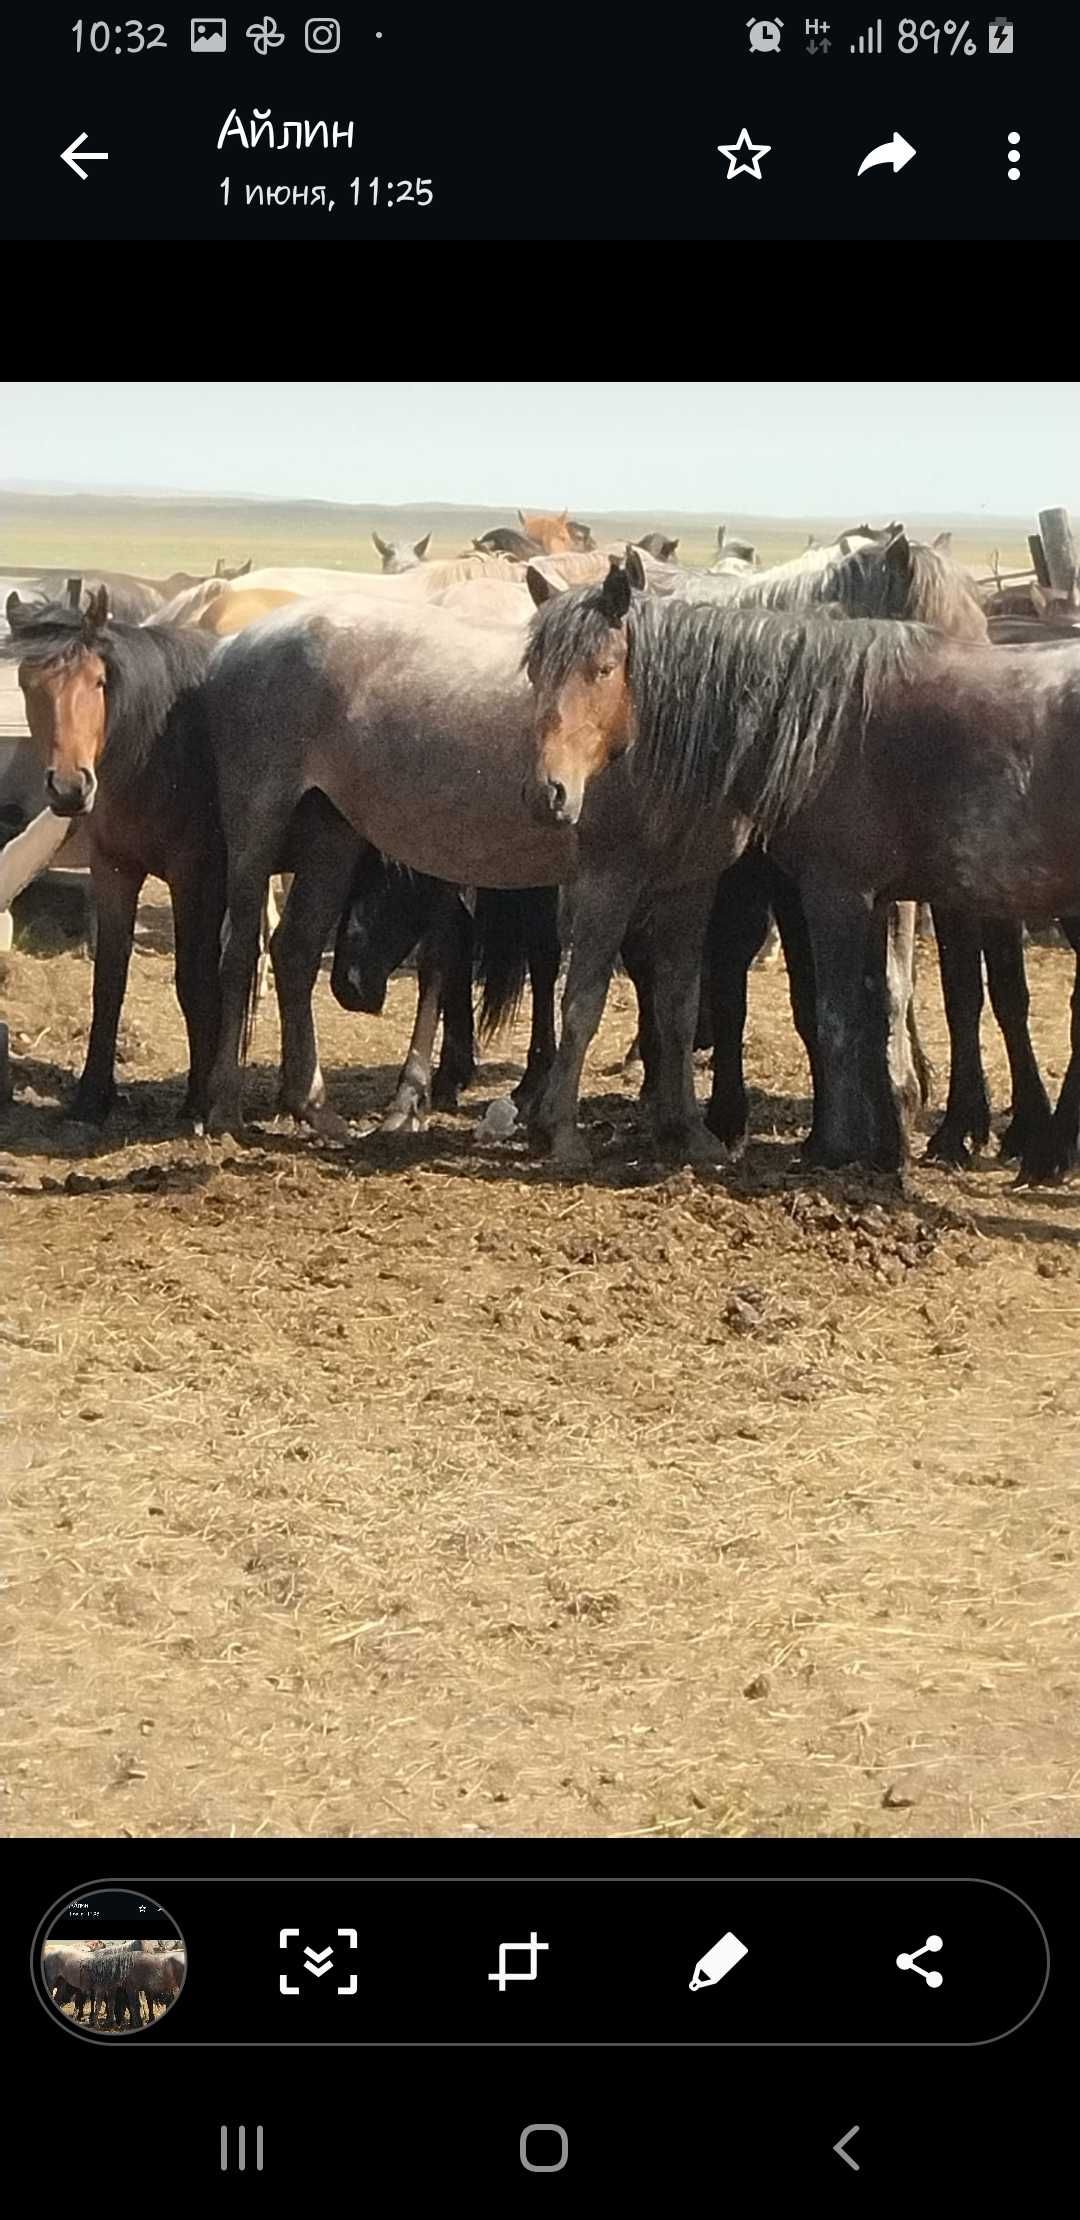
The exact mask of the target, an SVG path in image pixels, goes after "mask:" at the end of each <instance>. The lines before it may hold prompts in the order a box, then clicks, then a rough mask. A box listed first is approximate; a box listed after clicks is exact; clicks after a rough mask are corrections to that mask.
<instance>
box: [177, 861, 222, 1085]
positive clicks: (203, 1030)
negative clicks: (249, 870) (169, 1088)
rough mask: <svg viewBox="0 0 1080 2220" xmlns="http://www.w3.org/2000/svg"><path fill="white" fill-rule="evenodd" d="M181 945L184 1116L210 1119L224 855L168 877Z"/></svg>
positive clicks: (179, 986) (179, 979) (179, 988)
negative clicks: (185, 1071)
mask: <svg viewBox="0 0 1080 2220" xmlns="http://www.w3.org/2000/svg"><path fill="white" fill-rule="evenodd" d="M169 892H170V895H171V897H172V913H173V940H174V943H175V947H176V999H177V1001H178V1002H179V1004H180V1008H181V1009H182V1011H183V1013H184V1023H185V1025H186V1027H187V1037H188V1083H187V1093H186V1095H185V1097H184V1106H183V1109H182V1111H181V1113H180V1114H181V1117H184V1118H190V1119H191V1120H192V1121H193V1123H194V1124H195V1126H196V1127H201V1126H202V1125H203V1124H204V1123H205V1120H206V1113H207V1109H208V1107H209V1099H210V1066H211V1064H212V1062H213V1058H214V1052H215V1050H216V1048H217V1039H218V1026H219V1022H220V1018H221V988H220V982H219V978H218V962H219V954H220V948H221V921H222V918H223V917H224V915H225V860H224V857H223V856H220V855H219V856H214V857H212V858H208V857H207V856H205V855H203V856H194V857H191V858H189V859H188V860H187V863H186V867H185V869H184V870H183V871H181V872H177V873H176V874H175V875H174V876H173V877H172V878H171V879H170V881H169Z"/></svg>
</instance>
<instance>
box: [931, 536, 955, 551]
mask: <svg viewBox="0 0 1080 2220" xmlns="http://www.w3.org/2000/svg"><path fill="white" fill-rule="evenodd" d="M934 546H935V547H936V548H937V551H938V554H939V555H948V554H949V553H950V551H951V549H952V533H951V532H939V533H938V536H937V538H936V540H935V541H934Z"/></svg>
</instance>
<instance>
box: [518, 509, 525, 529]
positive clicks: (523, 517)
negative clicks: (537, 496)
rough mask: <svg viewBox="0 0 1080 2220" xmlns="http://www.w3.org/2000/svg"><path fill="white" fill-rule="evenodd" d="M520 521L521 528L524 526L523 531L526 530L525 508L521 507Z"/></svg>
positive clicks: (519, 511)
mask: <svg viewBox="0 0 1080 2220" xmlns="http://www.w3.org/2000/svg"><path fill="white" fill-rule="evenodd" d="M518 523H519V524H520V526H521V528H522V531H524V530H525V511H524V509H519V510H518Z"/></svg>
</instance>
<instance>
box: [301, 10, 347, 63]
mask: <svg viewBox="0 0 1080 2220" xmlns="http://www.w3.org/2000/svg"><path fill="white" fill-rule="evenodd" d="M304 45H305V46H306V47H307V50H308V53H309V54H336V53H337V50H338V47H339V46H340V45H341V25H340V23H339V22H338V20H337V17H336V16H333V15H313V16H310V17H309V18H308V21H307V22H306V23H305V25H304Z"/></svg>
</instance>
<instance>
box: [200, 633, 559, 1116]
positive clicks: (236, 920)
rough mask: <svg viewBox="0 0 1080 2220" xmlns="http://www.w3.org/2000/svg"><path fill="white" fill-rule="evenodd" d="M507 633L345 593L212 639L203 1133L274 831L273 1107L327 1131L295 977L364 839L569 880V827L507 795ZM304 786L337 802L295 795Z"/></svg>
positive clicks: (247, 983)
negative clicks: (543, 821)
mask: <svg viewBox="0 0 1080 2220" xmlns="http://www.w3.org/2000/svg"><path fill="white" fill-rule="evenodd" d="M522 644H523V634H522V632H521V631H520V630H519V629H518V628H517V627H516V626H513V627H506V628H501V627H481V626H473V625H467V624H464V623H462V622H461V620H460V619H459V618H457V617H455V616H454V615H452V614H451V613H449V612H448V611H445V610H438V609H432V608H430V607H421V606H419V605H418V606H417V607H415V608H413V607H412V606H410V605H406V604H405V603H403V602H399V601H392V600H389V599H388V600H387V602H386V603H385V604H384V603H381V602H377V601H375V600H374V599H373V597H370V596H367V595H363V596H361V595H356V596H354V595H349V594H342V595H334V596H332V597H330V598H328V599H327V600H324V601H319V602H314V601H305V602H298V603H296V604H295V605H294V606H292V607H290V608H287V609H283V610H280V611H277V612H275V613H274V614H273V615H271V616H269V617H266V618H264V619H262V621H261V622H260V623H258V624H255V625H252V626H250V627H249V628H248V630H247V631H244V632H239V633H237V634H236V635H235V636H234V637H233V638H232V639H230V640H228V641H227V642H226V643H225V645H224V646H223V648H222V650H221V652H220V654H219V656H218V657H217V659H216V661H215V664H214V668H213V674H212V676H211V679H210V682H209V684H208V686H207V688H206V690H205V694H204V697H203V702H204V707H205V712H206V717H207V722H208V730H209V733H210V738H211V743H212V746H213V750H214V754H215V757H216V761H217V771H218V785H219V795H220V808H221V817H222V825H223V829H224V834H225V841H226V847H227V853H228V910H229V925H230V930H229V939H228V945H227V948H226V950H225V954H224V957H223V959H222V967H221V996H222V1020H221V1033H220V1038H219V1045H218V1053H217V1058H216V1061H215V1064H214V1069H213V1072H212V1074H211V1083H210V1096H211V1107H210V1124H211V1128H212V1129H213V1130H217V1131H222V1130H235V1127H236V1125H237V1123H238V1121H239V1118H240V1054H241V1045H242V1042H243V1040H244V1036H245V1025H246V1016H247V1009H248V1001H249V993H250V988H251V982H252V979H253V976H254V968H255V962H256V958H257V954H258V940H259V918H260V911H261V905H262V898H263V893H264V889H265V885H266V880H267V878H268V876H269V874H270V873H271V872H272V871H274V870H277V869H279V868H281V856H282V851H283V849H284V848H285V847H286V845H287V847H288V854H289V867H290V869H292V871H293V872H294V874H295V875H294V879H293V886H292V891H291V893H290V896H289V901H288V905H287V907H286V911H285V915H284V918H283V920H282V923H281V926H280V927H279V929H278V932H277V933H276V935H275V937H274V941H273V945H272V957H273V963H274V971H275V978H276V983H277V992H278V1002H279V1008H280V1014H281V1028H282V1096H281V1100H282V1108H283V1109H284V1110H286V1111H289V1112H291V1113H292V1114H293V1115H294V1116H296V1117H301V1118H305V1119H307V1120H308V1122H310V1123H312V1124H314V1125H316V1126H318V1125H320V1124H326V1125H328V1126H329V1127H330V1129H331V1130H333V1127H332V1123H331V1121H330V1120H329V1119H328V1118H327V1117H326V1115H325V1113H324V1110H323V1105H324V1093H325V1091H324V1088H323V1082H322V1076H321V1073H320V1071H319V1065H318V1054H317V1049H316V1044H315V1033H314V1027H313V1024H312V1017H311V993H312V988H313V986H314V983H315V978H316V976H317V973H318V968H319V961H320V958H321V954H322V950H323V949H324V947H325V946H326V942H327V938H328V937H329V935H330V934H331V933H332V932H333V929H334V925H335V923H336V921H337V919H338V917H339V915H340V913H341V910H342V907H343V905H344V902H345V900H346V897H347V895H348V892H349V888H350V885H351V883H352V878H353V872H354V869H355V866H356V862H357V859H358V855H359V853H360V842H362V841H365V840H366V841H368V842H370V843H371V844H372V846H374V847H375V848H377V849H379V850H380V851H381V852H382V853H383V854H385V855H388V856H391V857H393V858H395V859H396V860H397V861H398V862H400V863H404V864H407V865H408V866H410V867H411V868H412V869H413V870H415V871H420V872H423V873H425V874H427V876H429V877H430V878H435V879H442V880H446V881H449V882H451V883H452V884H455V885H458V886H479V887H508V886H509V887H513V886H517V887H537V886H554V885H557V884H558V883H560V882H561V881H563V880H565V879H568V878H570V877H572V875H573V873H574V870H575V867H576V862H577V837H576V834H575V833H574V832H573V831H572V830H570V829H569V828H568V827H561V826H557V825H555V824H553V823H549V824H547V825H539V824H538V823H537V822H536V820H535V819H534V818H533V817H531V816H530V814H529V812H528V811H527V809H526V807H525V803H524V799H523V795H524V790H525V786H526V783H527V782H528V781H529V780H530V779H531V774H532V753H533V751H532V720H533V704H532V698H531V695H530V691H529V687H528V683H527V680H526V679H525V677H524V675H523V672H522V669H521V651H522ZM317 796H322V797H325V799H326V801H328V802H330V803H331V804H332V805H333V807H332V808H327V807H326V806H325V801H324V802H322V804H321V806H319V807H313V806H310V805H313V804H314V803H315V802H316V798H317ZM305 798H306V801H305ZM301 804H304V807H303V808H299V814H298V815H297V814H296V813H297V811H298V807H299V805H301Z"/></svg>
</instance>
